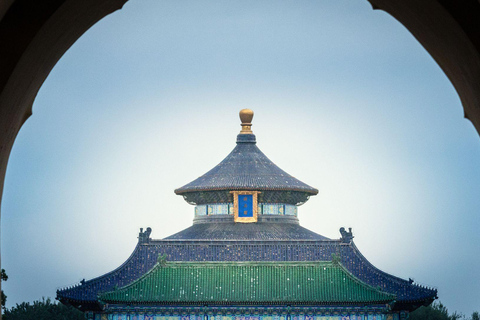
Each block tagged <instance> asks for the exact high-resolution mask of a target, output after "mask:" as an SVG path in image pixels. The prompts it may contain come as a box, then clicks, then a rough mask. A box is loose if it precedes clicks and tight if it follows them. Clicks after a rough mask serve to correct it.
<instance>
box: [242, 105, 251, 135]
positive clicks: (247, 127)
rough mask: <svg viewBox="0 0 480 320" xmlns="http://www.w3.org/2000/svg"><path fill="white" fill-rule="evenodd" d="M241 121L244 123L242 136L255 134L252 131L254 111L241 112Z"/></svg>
mask: <svg viewBox="0 0 480 320" xmlns="http://www.w3.org/2000/svg"><path fill="white" fill-rule="evenodd" d="M239 115H240V120H241V121H242V124H241V126H242V130H241V131H240V134H253V131H252V119H253V110H250V109H242V110H240V112H239Z"/></svg>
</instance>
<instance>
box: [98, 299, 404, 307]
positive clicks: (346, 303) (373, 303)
mask: <svg viewBox="0 0 480 320" xmlns="http://www.w3.org/2000/svg"><path fill="white" fill-rule="evenodd" d="M99 303H100V304H102V305H105V306H106V307H107V308H112V307H115V306H117V307H125V306H129V307H135V306H155V307H199V306H200V307H232V306H245V307H257V306H278V307H281V308H295V307H318V308H330V307H354V308H355V307H380V308H390V307H391V306H392V305H394V303H395V301H393V300H388V301H362V302H351V301H339V302H315V301H312V302H298V301H253V302H250V301H195V302H181V301H142V302H133V301H132V302H124V301H99Z"/></svg>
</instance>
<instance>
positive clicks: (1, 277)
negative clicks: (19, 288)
mask: <svg viewBox="0 0 480 320" xmlns="http://www.w3.org/2000/svg"><path fill="white" fill-rule="evenodd" d="M0 280H2V281H7V280H8V276H7V273H6V272H5V269H2V272H1V273H0ZM1 299H2V300H1V301H2V309H3V310H5V303H6V302H7V295H6V294H5V293H4V292H3V290H2V293H1Z"/></svg>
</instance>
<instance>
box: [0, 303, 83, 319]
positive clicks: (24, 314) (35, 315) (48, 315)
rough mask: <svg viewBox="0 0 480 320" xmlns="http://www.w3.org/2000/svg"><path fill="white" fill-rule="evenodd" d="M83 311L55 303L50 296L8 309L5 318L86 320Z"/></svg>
mask: <svg viewBox="0 0 480 320" xmlns="http://www.w3.org/2000/svg"><path fill="white" fill-rule="evenodd" d="M84 319H85V317H84V315H83V312H80V311H78V310H77V309H75V308H73V307H71V306H64V305H63V304H61V303H55V302H52V300H50V298H47V299H45V298H43V299H42V300H41V301H34V302H33V304H30V302H22V303H21V304H17V305H16V306H15V307H12V308H11V309H6V311H5V314H4V316H3V320H84Z"/></svg>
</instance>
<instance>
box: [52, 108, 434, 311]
mask: <svg viewBox="0 0 480 320" xmlns="http://www.w3.org/2000/svg"><path fill="white" fill-rule="evenodd" d="M240 119H241V121H242V124H241V126H242V130H241V131H240V134H239V135H238V136H237V145H236V147H235V148H234V149H233V151H232V152H231V153H230V154H229V155H228V156H227V157H226V158H225V159H224V160H223V161H222V162H220V163H219V164H218V165H217V166H215V167H214V168H213V169H212V170H210V171H208V172H207V173H205V174H204V175H203V176H201V177H199V178H198V179H196V180H194V181H192V182H190V183H188V184H186V185H184V186H183V187H181V188H178V189H176V190H175V193H176V194H178V195H181V196H183V197H184V199H185V200H186V201H187V202H188V203H189V204H193V205H195V217H194V220H193V225H192V226H191V227H189V228H187V229H185V230H182V231H180V232H178V233H175V234H173V235H171V236H169V237H167V238H165V239H161V240H153V239H151V238H150V234H151V232H152V230H151V228H147V229H146V231H143V229H140V234H139V236H138V244H137V246H136V248H135V250H134V252H133V253H132V255H131V256H130V257H129V258H128V259H127V261H125V263H123V264H122V265H121V266H120V267H119V268H117V269H115V270H113V271H111V272H109V273H106V274H105V275H103V276H100V277H98V278H95V279H91V280H88V281H82V282H81V283H80V284H78V285H76V286H74V287H70V288H65V289H62V290H58V291H57V299H58V300H60V301H61V302H62V303H65V304H70V305H73V306H75V307H76V308H78V309H80V310H82V311H84V312H85V313H86V317H87V319H94V320H344V319H349V320H373V319H375V320H400V319H406V318H407V317H408V313H409V312H411V311H413V310H415V309H416V308H418V307H420V306H422V305H428V304H430V303H431V302H432V301H433V300H434V299H436V297H437V291H436V290H435V289H431V288H426V287H422V286H419V285H417V284H415V283H413V282H412V281H409V280H403V279H400V278H397V277H395V276H392V275H390V274H388V273H385V272H383V271H380V270H378V269H377V268H375V267H374V266H373V265H372V264H371V263H369V262H368V260H367V259H366V258H365V257H364V256H363V255H362V254H361V253H360V251H359V250H358V249H357V247H356V246H355V244H354V242H353V233H352V230H351V228H350V229H349V231H346V229H345V228H343V227H342V228H341V229H340V233H341V238H339V239H328V238H326V237H324V236H321V235H319V234H317V233H315V232H312V231H310V230H308V229H306V228H303V227H301V226H300V224H299V220H298V207H299V206H300V205H302V204H304V203H305V202H307V200H308V199H309V197H310V196H314V195H316V194H317V193H318V190H317V189H315V188H313V187H311V186H309V185H307V184H305V183H303V182H301V181H300V180H298V179H296V178H294V177H293V176H291V175H289V174H288V173H286V172H285V171H283V170H281V169H280V168H279V167H277V166H276V165H275V164H274V163H273V162H272V161H270V160H269V159H268V158H267V157H266V156H265V155H264V154H263V153H262V152H261V151H260V149H259V148H258V147H257V146H256V137H255V135H254V134H253V132H252V129H251V127H252V119H253V111H251V110H249V109H243V110H241V111H240Z"/></svg>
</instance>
